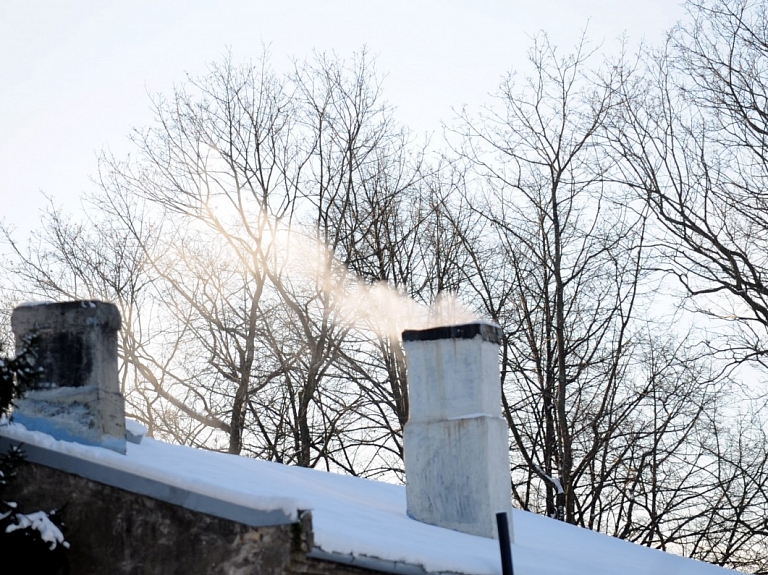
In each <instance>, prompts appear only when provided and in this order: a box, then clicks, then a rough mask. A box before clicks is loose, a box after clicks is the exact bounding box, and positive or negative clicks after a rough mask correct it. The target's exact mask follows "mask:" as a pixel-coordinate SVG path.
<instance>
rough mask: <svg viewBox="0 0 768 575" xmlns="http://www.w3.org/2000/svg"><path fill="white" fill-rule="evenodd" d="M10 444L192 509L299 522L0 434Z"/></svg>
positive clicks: (43, 460)
mask: <svg viewBox="0 0 768 575" xmlns="http://www.w3.org/2000/svg"><path fill="white" fill-rule="evenodd" d="M11 447H21V448H22V449H23V451H24V454H25V460H26V461H28V462H30V463H36V464H38V465H44V466H46V467H50V468H52V469H58V470H59V471H64V472H66V473H71V474H74V475H79V476H80V477H84V478H85V479H90V480H92V481H96V482H98V483H102V484H104V485H109V486H110V487H117V488H118V489H123V490H125V491H129V492H131V493H136V494H138V495H144V496H146V497H151V498H153V499H159V500H160V501H165V502H166V503H171V504H173V505H178V506H179V507H184V508H186V509H190V510H192V511H197V512H199V513H205V514H207V515H213V516H214V517H220V518H222V519H228V520H230V521H236V522H238V523H243V524H245V525H249V526H251V527H268V526H277V525H288V524H292V523H297V522H298V519H297V518H296V517H292V516H291V515H289V514H287V513H285V512H284V511H283V510H272V511H262V510H256V509H252V508H250V507H247V506H245V505H239V504H237V503H232V502H231V501H226V500H222V499H217V498H215V497H211V496H210V495H203V494H201V493H196V492H194V491H190V490H188V489H184V488H182V487H176V486H174V485H169V484H167V483H163V482H162V481H158V480H156V479H149V478H147V477H142V476H141V475H138V474H135V473H131V472H130V471H125V470H121V469H115V468H113V467H110V466H108V465H103V464H100V463H97V462H94V461H89V460H87V459H81V458H79V457H76V456H74V455H70V454H67V453H61V452H59V451H54V450H51V449H47V448H45V447H40V446H38V445H34V444H30V443H24V442H23V441H20V440H17V439H11V438H8V437H4V436H0V451H1V452H6V451H8V449H10V448H11ZM297 513H298V510H297Z"/></svg>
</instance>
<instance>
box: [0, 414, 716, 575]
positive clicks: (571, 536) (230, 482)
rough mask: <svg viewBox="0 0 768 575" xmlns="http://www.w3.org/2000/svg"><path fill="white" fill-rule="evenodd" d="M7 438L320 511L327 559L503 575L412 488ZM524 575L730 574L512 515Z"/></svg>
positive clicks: (152, 444) (239, 497)
mask: <svg viewBox="0 0 768 575" xmlns="http://www.w3.org/2000/svg"><path fill="white" fill-rule="evenodd" d="M0 435H2V436H5V437H7V438H9V439H14V440H17V441H21V442H23V443H26V444H28V445H35V446H38V447H43V448H46V449H51V450H55V451H58V452H60V453H65V454H68V455H70V456H73V457H77V458H79V459H82V460H83V461H89V462H94V463H99V464H101V465H106V466H109V467H111V468H113V469H115V470H123V471H126V472H131V473H134V474H139V475H141V476H143V477H146V478H148V479H154V480H157V481H163V482H165V483H167V484H169V485H172V486H175V487H179V488H183V489H186V490H189V491H192V492H194V493H199V494H201V495H206V496H211V497H216V498H217V499H219V500H221V501H225V502H230V503H235V504H238V505H244V506H249V507H251V508H253V509H258V510H263V511H271V510H283V511H284V512H285V513H286V514H289V515H291V516H292V517H298V511H299V510H307V509H311V510H312V517H313V525H314V535H315V545H316V547H318V548H319V549H320V550H322V551H324V552H326V553H332V554H342V555H352V556H355V557H368V558H378V559H382V560H386V561H393V562H401V563H405V564H409V565H415V566H420V567H422V568H423V569H425V570H426V571H429V572H453V573H466V574H468V575H470V574H471V575H475V574H477V575H498V574H500V573H501V564H500V559H499V549H498V543H497V542H496V541H495V540H492V539H487V538H484V537H476V536H473V535H466V534H463V533H459V532H456V531H450V530H448V529H443V528H440V527H433V526H430V525H426V524H423V523H419V522H418V521H415V520H413V519H410V518H408V516H407V515H406V498H405V488H404V487H402V486H398V485H390V484H387V483H381V482H377V481H370V480H365V479H360V478H355V477H348V476H343V475H337V474H333V473H327V472H324V471H318V470H313V469H303V468H298V467H289V466H285V465H281V464H278V463H272V462H267V461H259V460H255V459H249V458H245V457H238V456H234V455H227V454H222V453H213V452H209V451H204V450H199V449H194V448H190V447H184V446H178V445H170V444H167V443H163V442H160V441H156V440H153V439H149V438H144V439H143V441H142V442H141V443H140V444H133V443H129V444H128V445H127V454H126V455H120V454H118V453H115V452H113V451H110V450H108V449H104V448H100V447H93V446H86V445H81V444H77V443H70V442H65V441H57V440H55V439H53V438H52V437H50V436H48V435H45V434H43V433H40V432H33V431H28V430H26V429H25V428H24V427H23V426H21V425H18V424H6V425H1V426H0ZM513 521H514V530H515V543H514V544H513V545H512V556H513V561H514V567H515V573H516V574H517V575H577V574H578V575H586V574H589V575H619V574H621V575H707V574H711V575H716V574H718V573H722V574H725V573H728V572H729V571H727V570H725V569H722V568H719V567H716V566H713V565H708V564H705V563H701V562H698V561H693V560H690V559H685V558H682V557H677V556H674V555H669V554H666V553H664V552H662V551H658V550H655V549H648V548H646V547H641V546H639V545H635V544H632V543H628V542H625V541H621V540H618V539H613V538H611V537H607V536H604V535H601V534H599V533H594V532H592V531H588V530H586V529H580V528H578V527H574V526H572V525H566V524H563V523H560V522H557V521H554V520H552V519H549V518H547V517H543V516H539V515H533V514H531V513H526V512H522V511H517V510H515V511H513Z"/></svg>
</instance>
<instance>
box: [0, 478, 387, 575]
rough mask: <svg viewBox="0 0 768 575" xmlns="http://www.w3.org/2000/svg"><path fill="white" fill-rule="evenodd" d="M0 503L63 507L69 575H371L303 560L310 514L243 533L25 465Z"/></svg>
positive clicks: (168, 506) (209, 518)
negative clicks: (293, 522)
mask: <svg viewBox="0 0 768 575" xmlns="http://www.w3.org/2000/svg"><path fill="white" fill-rule="evenodd" d="M4 496H5V498H6V499H8V500H11V501H16V502H18V503H19V505H20V507H21V508H22V509H23V510H37V509H55V508H60V507H62V506H64V505H65V504H66V508H65V509H64V512H63V518H64V522H65V524H66V531H65V535H66V538H67V540H68V541H69V543H70V545H71V547H70V551H69V562H70V568H71V573H72V574H73V575H77V574H91V573H93V574H105V573H108V574H110V575H144V574H146V575H150V574H152V575H155V574H162V575H166V574H167V575H174V574H178V575H246V574H248V575H252V574H264V575H276V574H294V573H302V574H306V575H363V574H365V573H372V572H371V571H368V570H366V569H359V568H354V567H350V566H346V565H340V564H337V563H331V562H327V561H318V560H315V559H308V558H307V557H306V554H307V552H308V551H309V550H310V549H311V548H312V546H313V541H312V530H311V515H310V514H306V515H305V516H304V519H303V520H302V521H301V522H300V523H296V524H293V525H281V526H274V527H249V526H246V525H243V524H241V523H237V522H234V521H229V520H226V519H220V518H217V517H213V516H211V515H206V514H203V513H198V512H195V511H190V510H188V509H185V508H183V507H178V506H175V505H172V504H169V503H164V502H162V501H158V500H155V499H152V498H149V497H144V496H142V495H136V494H134V493H130V492H128V491H123V490H121V489H117V488H114V487H108V486H105V485H102V484H100V483H97V482H94V481H91V480H88V479H84V478H82V477H79V476H77V475H72V474H69V473H65V472H62V471H58V470H55V469H52V468H49V467H46V466H43V465H37V464H32V463H24V464H22V466H21V467H20V468H19V471H18V476H17V479H16V480H14V481H13V482H11V484H10V486H9V487H8V489H7V490H6V491H5V493H4Z"/></svg>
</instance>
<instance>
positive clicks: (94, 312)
mask: <svg viewBox="0 0 768 575" xmlns="http://www.w3.org/2000/svg"><path fill="white" fill-rule="evenodd" d="M11 328H12V329H13V333H14V335H15V336H16V348H17V352H18V351H19V350H20V349H21V347H22V346H24V345H26V344H25V342H26V341H31V346H32V349H33V351H34V352H35V354H36V356H37V359H36V362H35V365H34V369H35V370H36V371H37V372H38V373H37V377H34V378H31V379H29V381H27V382H25V384H26V387H27V391H26V393H25V394H24V397H23V398H22V399H20V400H18V401H16V402H15V405H16V409H15V411H14V413H13V417H14V419H15V420H16V421H17V422H19V423H21V424H23V425H24V426H25V427H26V428H27V429H31V430H36V431H42V432H44V433H48V434H49V435H51V436H53V437H55V438H56V439H61V440H65V441H74V442H77V443H84V444H86V445H98V446H101V447H107V448H109V449H112V450H114V451H117V452H119V453H125V408H124V402H123V397H122V395H121V394H120V384H119V381H118V375H117V331H118V330H119V329H120V312H119V311H118V310H117V307H115V306H114V305H113V304H111V303H105V302H101V301H72V302H63V303H34V304H22V305H20V306H19V307H17V308H16V309H15V310H13V314H12V315H11Z"/></svg>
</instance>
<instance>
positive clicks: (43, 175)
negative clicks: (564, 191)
mask: <svg viewBox="0 0 768 575" xmlns="http://www.w3.org/2000/svg"><path fill="white" fill-rule="evenodd" d="M683 17H684V11H683V9H682V8H681V7H680V5H679V2H678V1H677V0H644V1H643V2H636V1H635V2H631V1H629V0H505V1H502V0H471V1H469V0H466V1H461V2H460V1H457V0H440V1H436V0H435V1H426V0H425V1H420V0H411V1H401V0H387V1H381V0H356V1H351V0H343V1H342V0H324V1H320V0H315V1H311V2H310V1H280V2H278V1H274V0H272V1H264V0H228V1H224V0H219V1H213V0H183V1H181V0H163V1H159V0H156V1H148V0H103V1H102V0H77V1H76V0H0V110H1V111H2V112H1V113H0V219H3V220H5V221H11V222H13V223H14V224H15V225H16V227H17V228H18V232H19V233H18V235H17V239H21V238H22V236H24V235H25V234H26V233H27V232H28V231H29V230H30V229H33V228H34V227H35V225H36V223H37V221H38V219H39V212H40V209H41V208H42V207H43V206H44V205H45V203H46V200H45V199H44V197H43V195H42V194H41V191H42V192H44V193H45V194H47V195H49V196H51V197H52V198H53V199H54V203H55V204H56V205H57V206H63V207H65V208H66V209H67V210H70V211H76V210H77V209H78V207H79V205H80V204H79V199H78V198H79V196H80V195H81V194H82V193H83V192H87V191H89V190H93V185H92V184H91V183H90V180H89V177H90V176H91V175H92V174H94V173H95V171H96V154H97V152H98V151H99V150H100V149H102V148H103V147H107V146H108V147H109V148H110V149H111V150H112V151H113V152H115V153H117V154H118V155H123V154H125V153H126V152H127V151H128V150H129V149H130V146H129V145H128V142H127V137H126V136H127V134H128V133H129V132H130V130H131V128H134V127H141V126H145V125H147V124H149V123H150V121H151V113H150V109H149V98H148V96H147V94H148V92H150V93H155V92H166V93H168V92H170V90H171V88H172V86H173V84H174V82H175V83H181V82H183V81H184V79H185V75H186V74H187V73H189V74H190V75H193V76H195V75H201V74H203V73H205V71H206V64H207V63H209V62H212V61H219V60H221V58H222V55H223V54H224V53H225V51H226V50H227V49H228V48H231V51H232V54H233V59H234V61H235V62H240V61H245V60H248V59H251V58H252V59H256V58H257V57H258V56H259V55H260V54H261V53H262V46H264V45H267V46H269V51H270V53H271V54H272V58H271V63H272V65H273V67H274V68H276V69H277V70H281V69H287V68H288V67H289V66H290V63H291V58H292V57H295V58H298V59H304V58H306V57H308V56H311V54H312V51H313V50H317V51H328V52H330V51H335V52H336V54H337V55H338V56H340V57H342V58H346V57H350V56H351V55H352V54H353V52H355V51H359V50H360V49H361V48H362V47H363V46H366V47H367V48H368V50H369V52H370V53H371V54H373V55H375V56H376V62H377V64H376V65H377V69H378V71H379V72H380V73H382V74H386V79H385V81H384V86H383V88H384V90H383V92H384V97H385V99H386V100H388V101H389V102H390V103H391V104H393V105H394V106H395V107H396V108H397V114H396V115H397V118H398V119H399V120H400V122H402V123H404V124H406V125H408V126H410V127H411V128H412V129H414V130H416V131H417V132H419V133H421V132H439V131H440V123H441V121H450V120H451V118H452V116H453V112H452V109H453V108H460V107H461V106H462V105H465V104H466V105H468V106H470V108H477V107H479V106H480V105H483V104H485V103H488V102H489V101H490V100H489V97H488V94H489V93H490V92H493V91H494V90H495V89H496V87H497V86H498V84H499V81H500V79H501V78H502V76H503V75H504V74H505V73H506V72H508V71H510V70H512V69H521V68H522V67H524V66H525V64H526V50H527V49H528V47H529V46H530V43H531V40H530V38H531V37H532V36H533V35H534V34H536V33H537V32H538V31H539V30H544V31H546V32H547V33H548V34H549V37H550V39H551V41H552V42H553V43H554V44H557V45H558V46H559V47H561V48H562V49H563V50H564V51H567V50H568V49H569V48H570V47H571V46H573V44H574V42H575V41H576V40H577V39H578V37H579V36H580V34H581V31H582V30H583V29H584V28H585V27H587V30H588V37H589V38H590V39H591V40H592V41H593V42H594V43H596V44H600V43H603V47H604V49H606V50H609V51H610V50H611V49H612V48H613V47H615V46H616V42H615V39H616V38H617V37H618V36H620V35H621V34H622V33H625V32H626V34H627V36H628V38H629V41H630V44H631V45H633V46H634V45H636V44H637V43H639V42H640V40H641V39H645V41H647V42H648V43H652V44H657V43H659V42H660V41H662V39H663V33H664V31H665V30H667V29H668V28H670V27H671V26H672V25H674V23H675V22H676V21H677V20H679V19H681V18H683ZM0 251H2V249H0Z"/></svg>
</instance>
